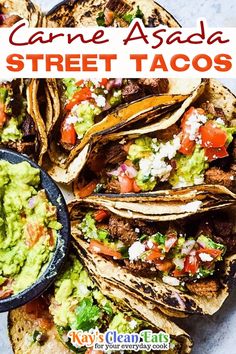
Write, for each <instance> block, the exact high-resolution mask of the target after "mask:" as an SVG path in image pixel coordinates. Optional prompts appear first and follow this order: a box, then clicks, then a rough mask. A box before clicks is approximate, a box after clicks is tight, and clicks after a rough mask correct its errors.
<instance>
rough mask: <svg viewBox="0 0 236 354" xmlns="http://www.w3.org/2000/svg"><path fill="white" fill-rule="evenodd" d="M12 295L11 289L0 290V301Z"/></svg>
mask: <svg viewBox="0 0 236 354" xmlns="http://www.w3.org/2000/svg"><path fill="white" fill-rule="evenodd" d="M12 294H13V290H12V289H5V290H0V299H6V298H7V297H9V296H11V295H12Z"/></svg>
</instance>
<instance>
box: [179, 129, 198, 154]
mask: <svg viewBox="0 0 236 354" xmlns="http://www.w3.org/2000/svg"><path fill="white" fill-rule="evenodd" d="M195 145H196V143H195V141H193V140H190V139H189V134H188V133H183V136H182V139H181V146H180V148H179V152H181V154H183V155H192V153H193V151H194V149H195Z"/></svg>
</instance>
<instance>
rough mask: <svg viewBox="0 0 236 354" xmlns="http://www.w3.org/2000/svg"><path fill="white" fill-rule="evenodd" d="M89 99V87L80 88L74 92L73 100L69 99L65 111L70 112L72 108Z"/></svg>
mask: <svg viewBox="0 0 236 354" xmlns="http://www.w3.org/2000/svg"><path fill="white" fill-rule="evenodd" d="M89 98H91V90H90V88H89V87H82V88H81V89H80V90H79V91H76V92H75V93H74V96H73V98H72V99H71V101H70V102H69V103H67V105H66V110H67V111H71V110H72V108H73V107H74V106H75V105H76V104H78V103H80V102H82V101H85V100H88V99H89Z"/></svg>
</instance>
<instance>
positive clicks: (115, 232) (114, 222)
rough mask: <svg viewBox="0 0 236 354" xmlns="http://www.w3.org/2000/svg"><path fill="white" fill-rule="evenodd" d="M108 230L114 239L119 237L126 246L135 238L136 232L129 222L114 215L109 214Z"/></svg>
mask: <svg viewBox="0 0 236 354" xmlns="http://www.w3.org/2000/svg"><path fill="white" fill-rule="evenodd" d="M109 232H110V234H111V236H112V237H113V238H115V239H119V240H120V241H122V242H123V243H124V244H125V245H126V246H131V245H132V244H133V243H134V242H135V241H136V240H137V233H136V232H135V231H134V229H133V227H132V226H131V225H130V222H129V221H128V220H126V219H123V218H120V217H118V216H116V215H111V217H110V219H109Z"/></svg>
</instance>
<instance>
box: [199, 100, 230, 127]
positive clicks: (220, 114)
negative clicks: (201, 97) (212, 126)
mask: <svg viewBox="0 0 236 354" xmlns="http://www.w3.org/2000/svg"><path fill="white" fill-rule="evenodd" d="M201 107H202V109H204V111H205V113H206V114H211V115H212V116H213V117H215V118H221V119H222V120H223V121H224V122H226V118H225V114H224V111H223V109H222V108H219V107H215V106H214V104H213V103H211V102H209V101H207V102H204V103H203V104H202V105H201Z"/></svg>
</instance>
